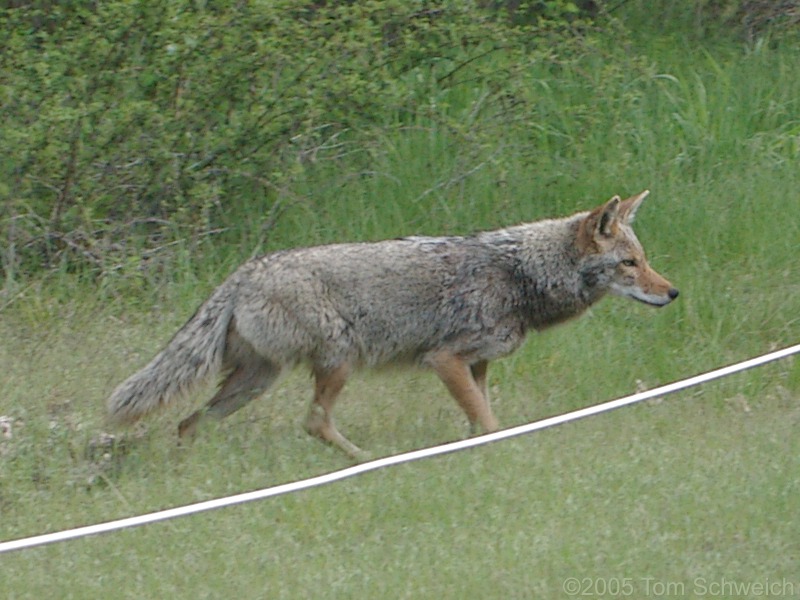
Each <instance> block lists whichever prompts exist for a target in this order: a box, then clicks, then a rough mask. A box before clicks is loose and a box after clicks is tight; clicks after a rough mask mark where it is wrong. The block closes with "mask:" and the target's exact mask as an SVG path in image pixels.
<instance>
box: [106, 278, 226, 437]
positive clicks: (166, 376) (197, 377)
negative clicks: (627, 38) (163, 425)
mask: <svg viewBox="0 0 800 600" xmlns="http://www.w3.org/2000/svg"><path fill="white" fill-rule="evenodd" d="M230 291H231V290H230V289H229V288H226V287H220V288H218V289H217V290H216V291H215V292H214V293H213V294H212V295H211V297H210V298H209V299H208V300H206V302H205V303H204V304H202V305H201V306H200V308H199V309H197V312H196V313H195V314H194V316H193V317H192V318H191V319H189V321H187V322H186V324H185V325H184V326H183V327H182V328H181V329H180V330H179V331H178V332H177V333H176V334H175V335H174V336H173V338H172V339H171V340H170V342H169V343H168V344H167V345H166V347H165V348H164V349H163V350H162V351H161V352H159V353H158V354H157V355H156V356H155V358H153V360H152V361H150V363H149V364H148V365H147V366H145V367H144V368H143V369H142V370H140V371H138V372H137V373H135V374H134V375H132V376H131V377H129V378H128V379H126V380H125V381H123V382H122V383H121V384H120V385H119V386H117V388H116V389H115V390H114V391H113V392H112V393H111V396H110V397H109V399H108V412H109V416H110V419H111V420H112V421H113V422H116V423H132V422H134V421H136V420H137V419H139V418H140V417H142V416H144V415H146V414H147V413H150V412H152V411H154V410H156V409H158V408H160V407H162V406H163V405H165V404H167V403H169V402H171V401H172V400H175V399H176V398H179V397H180V396H182V395H185V394H187V393H189V392H190V391H191V390H192V388H194V387H195V386H196V385H198V384H200V383H202V382H203V381H204V380H206V379H208V378H210V377H213V376H215V375H217V374H218V373H219V371H220V369H221V367H222V361H223V356H224V353H225V336H226V333H227V330H228V325H229V323H230V320H231V314H232V312H233V299H232V297H231V295H230Z"/></svg>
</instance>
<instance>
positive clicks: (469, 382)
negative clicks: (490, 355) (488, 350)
mask: <svg viewBox="0 0 800 600" xmlns="http://www.w3.org/2000/svg"><path fill="white" fill-rule="evenodd" d="M430 364H431V366H432V367H433V370H434V371H435V372H436V374H437V375H438V376H439V378H440V379H441V380H442V381H443V382H444V384H445V386H447V389H448V390H449V392H450V394H451V395H452V396H453V398H455V399H456V402H458V405H459V406H460V407H461V408H462V409H463V411H464V412H465V413H466V414H467V418H468V419H469V422H470V426H471V427H472V429H473V431H474V430H475V426H476V425H480V426H481V428H482V429H483V430H484V431H485V432H487V433H488V432H491V431H497V429H498V423H497V419H496V418H495V416H494V414H492V408H491V406H489V397H488V393H487V389H486V388H487V386H486V370H487V366H488V363H487V362H486V361H479V362H477V363H475V364H473V365H469V364H468V363H467V362H465V361H464V360H463V359H462V358H461V357H459V356H456V355H455V354H452V353H450V352H447V351H442V352H439V353H437V354H436V355H434V356H433V357H432V358H431V359H430Z"/></svg>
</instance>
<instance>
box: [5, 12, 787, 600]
mask: <svg viewBox="0 0 800 600" xmlns="http://www.w3.org/2000/svg"><path fill="white" fill-rule="evenodd" d="M798 23H800V5H799V4H798V2H796V1H791V0H782V1H780V2H767V1H766V0H761V1H759V0H747V1H744V0H691V1H689V0H687V1H677V0H655V1H649V2H648V1H645V0H618V1H616V2H611V1H609V2H600V1H584V2H569V1H566V0H554V1H548V2H529V3H525V2H516V1H505V2H492V1H488V0H483V1H475V2H460V3H454V2H444V1H441V2H439V1H437V2H421V1H420V2H417V1H407V0H404V1H400V0H385V1H380V2H378V1H375V2H372V1H370V2H339V3H334V2H316V3H311V2H309V3H299V2H289V1H281V0H275V1H271V2H252V3H244V2H236V3H234V2H212V1H206V2H204V1H198V0H196V1H193V2H169V3H148V2H123V1H118V0H109V1H108V2H103V3H98V2H92V1H77V2H67V1H57V0H56V1H53V0H51V1H28V2H25V1H21V0H16V1H11V2H5V3H3V4H2V8H0V24H2V31H3V32H4V33H5V34H6V35H5V38H4V39H3V40H2V41H0V106H1V107H2V115H3V117H2V120H0V148H2V151H0V273H1V274H2V277H3V283H2V288H0V339H2V342H0V373H2V377H0V540H10V539H14V538H18V537H23V536H27V535H34V534H37V533H42V532H47V531H55V530H60V529H64V528H70V527H74V526H78V525H83V524H88V523H95V522H99V521H103V520H109V519H114V518H119V517H123V516H129V515H133V514H139V513H143V512H149V511H153V510H157V509H160V508H166V507H170V506H175V505H179V504H185V503H190V502H195V501H199V500H204V499H208V498H213V497H218V496H222V495H227V494H231V493H236V492H239V491H244V490H250V489H256V488H261V487H266V486H270V485H273V484H277V483H281V482H285V481H291V480H295V479H300V478H303V477H307V476H310V475H314V474H318V473H322V472H326V471H330V470H334V469H337V468H341V467H344V466H346V465H348V464H349V463H348V461H347V459H346V458H345V457H343V456H341V455H340V453H338V452H337V451H335V450H333V449H331V448H328V447H325V446H323V445H322V444H319V443H318V442H316V441H314V440H312V439H310V438H308V437H307V436H306V435H305V434H304V433H303V432H302V428H301V427H300V426H299V422H300V421H301V420H302V417H303V415H304V412H305V404H306V403H307V402H308V400H309V395H310V386H309V384H308V381H307V376H306V375H305V374H303V373H297V374H294V375H293V376H291V377H289V378H288V379H287V381H286V382H285V383H284V384H283V385H282V386H280V388H278V389H277V390H276V391H275V392H274V393H273V394H271V395H270V396H269V397H267V398H265V399H264V400H262V401H261V402H259V403H254V405H253V406H252V407H248V408H247V409H246V410H243V411H242V412H241V413H240V414H237V415H235V416H234V417H231V418H230V419H229V420H227V421H225V422H224V423H222V424H220V425H219V426H216V427H209V428H207V432H204V435H203V436H201V438H200V439H198V441H197V443H195V444H194V445H192V446H191V447H190V448H177V447H176V446H175V440H174V427H175V424H176V423H177V421H178V420H179V418H180V416H181V415H185V414H186V413H188V412H189V411H190V407H189V406H187V405H183V406H176V407H174V408H172V409H170V410H168V411H166V412H165V413H164V414H163V415H161V416H159V417H157V418H155V419H152V420H150V421H148V422H147V423H146V424H145V425H144V426H143V427H142V428H139V429H136V430H134V431H132V432H115V434H116V435H117V437H116V438H114V439H115V440H116V443H112V442H110V441H109V440H111V438H110V437H108V436H106V435H105V434H104V432H105V429H104V422H103V418H104V400H105V397H106V396H107V394H108V393H109V391H110V390H111V389H112V388H113V386H114V385H115V384H116V383H118V382H119V381H120V380H122V379H123V378H124V377H126V376H127V375H129V374H130V373H131V372H133V371H134V370H136V369H137V368H139V367H140V366H141V365H142V364H143V363H144V362H146V361H147V360H149V358H150V357H151V356H152V355H153V354H154V353H155V352H156V351H157V350H158V349H159V348H160V347H161V345H162V344H163V343H164V342H165V341H166V340H167V339H169V337H170V336H171V335H172V333H173V332H174V331H175V329H177V327H179V326H180V324H181V323H182V322H183V321H185V319H186V318H187V317H188V316H189V315H190V314H191V313H192V311H193V310H194V308H195V307H196V306H197V305H198V304H199V303H200V302H201V301H202V300H203V299H204V298H205V297H206V296H207V294H208V293H209V292H210V290H211V289H213V288H214V287H215V286H216V285H217V284H218V283H219V282H220V281H221V280H222V279H223V277H224V276H225V275H226V274H227V273H229V272H230V271H231V270H232V269H234V268H235V267H236V265H237V264H239V263H240V262H241V261H243V260H245V259H246V258H248V257H249V256H252V255H254V254H258V253H262V252H268V251H272V250H276V249H280V248H285V247H291V246H301V245H310V244H318V243H326V242H334V241H345V240H372V239H381V238H386V237H392V236H401V235H409V234H444V233H455V234H457V233H467V232H470V231H474V230H477V229H488V228H493V227H499V226H504V225H508V224H512V223H516V222H519V221H523V220H535V219H538V218H542V217H546V216H555V215H562V214H567V213H569V212H572V211H575V210H581V209H585V208H589V207H592V206H594V205H596V204H599V203H600V202H602V201H603V200H605V199H607V198H608V197H610V196H611V195H613V194H616V193H619V194H622V195H626V194H627V195H630V194H633V193H636V192H638V191H641V190H642V189H645V188H648V189H650V190H652V194H651V197H650V198H649V199H648V200H647V203H646V204H645V206H644V207H643V209H642V211H641V212H640V215H639V218H638V220H637V231H638V232H639V236H640V238H641V239H642V241H643V242H644V245H645V247H646V248H647V249H648V251H649V254H650V260H651V262H652V263H653V265H654V266H655V267H656V268H657V269H658V270H659V271H661V272H662V273H664V274H665V275H666V276H668V277H669V278H670V280H672V281H673V282H674V283H675V284H676V285H677V286H678V287H679V288H680V289H681V292H682V294H681V297H680V299H679V300H678V301H677V302H676V303H675V304H673V305H672V306H670V307H669V308H666V309H664V310H663V311H658V312H654V311H652V310H651V309H649V308H647V307H641V306H638V305H633V304H630V303H625V302H623V301H619V300H609V301H607V302H603V303H602V304H600V305H599V306H598V307H597V308H596V309H594V310H592V312H591V313H590V314H589V315H587V316H586V317H585V318H583V319H582V320H580V321H577V322H575V323H571V324H569V325H566V326H564V327H562V328H558V329H555V330H553V331H550V332H547V333H546V334H544V335H541V336H540V335H536V336H532V338H531V339H530V340H529V342H528V344H527V345H526V346H525V347H524V348H523V349H522V350H521V351H520V352H518V353H517V354H515V355H514V356H512V357H509V358H508V359H505V360H503V361H499V362H498V364H497V365H495V367H494V369H493V371H492V373H491V377H492V380H491V384H492V392H493V395H494V405H495V410H496V413H497V415H498V417H499V418H500V420H501V422H502V423H503V424H504V425H507V426H511V425H515V424H519V423H522V422H527V421H530V420H535V419H538V418H542V417H545V416H549V415H552V414H556V413H561V412H566V411H568V410H571V409H574V408H578V407H581V406H585V405H588V404H593V403H596V402H600V401H603V400H606V399H609V398H612V397H615V396H620V395H624V394H627V393H630V392H631V391H633V390H634V389H638V388H643V387H644V388H649V387H653V386H655V385H658V384H660V383H665V382H667V381H671V380H675V379H678V378H681V377H683V376H688V375H693V374H695V373H697V372H699V371H701V370H705V369H710V368H713V367H716V366H718V365H721V364H724V363H727V362H732V361H734V360H739V359H743V358H746V357H749V356H751V355H755V354H759V353H762V352H766V351H769V350H771V349H774V348H777V347H780V346H785V345H789V344H793V343H797V342H798V337H800V336H798V334H799V333H800V319H798V315H799V314H800V266H798V261H797V251H798V245H800V197H798V191H797V190H798V189H800V169H798V160H799V159H800V75H798V74H799V73H800V38H799V37H798V28H797V25H798ZM799 395H800V363H798V362H797V361H796V360H794V361H792V360H788V361H784V362H781V363H780V364H775V365H772V366H769V367H766V368H763V369H759V370H757V371H753V372H750V373H747V374H744V375H739V376H736V377H732V378H729V379H726V380H723V381H720V382H718V383H714V384H709V385H706V386H703V387H702V388H698V389H696V390H692V391H689V392H686V393H684V394H680V395H676V396H673V397H670V398H669V399H664V400H663V401H655V402H651V403H648V404H646V405H642V406H637V407H633V408H629V409H626V410H624V411H618V412H615V413H612V414H609V415H604V416H601V417H596V418H593V419H590V420H587V421H584V422H579V423H575V424H572V425H567V426H564V427H560V428H557V429H554V430H552V431H546V432H543V433H541V434H538V435H536V436H529V437H526V438H524V439H517V440H514V441H511V442H507V443H503V444H497V445H495V446H493V447H489V448H484V449H480V450H474V451H471V452H467V453H462V454H458V455H452V456H448V457H443V458H440V459H437V460H432V461H428V462H423V463H416V464H414V465H410V466H408V467H401V468H395V469H392V470H391V471H386V472H382V473H376V474H372V475H368V476H365V477H361V478H358V479H354V480H349V481H347V482H343V483H341V484H337V485H335V486H329V487H326V488H322V489H319V490H315V491H312V492H306V493H302V494H297V495H294V496H290V497H283V498H277V499H274V500H270V501H266V502H261V503H257V504H253V505H248V506H244V507H238V508H236V509H230V510H224V511H220V512H215V513H209V514H204V515H198V516H195V517H190V518H186V519H181V520H177V521H172V522H168V523H162V524H157V525H152V526H148V527H145V528H141V529H137V530H132V531H125V532H121V533H116V534H110V535H105V536H101V537H97V538H90V539H85V540H79V541H73V542H66V543H62V544H58V545H54V546H51V547H44V548H38V549H32V550H28V551H24V552H18V553H14V554H5V555H3V556H2V557H0V589H2V590H3V595H4V596H5V597H9V598H42V597H80V598H95V597H104V596H106V595H107V594H108V593H109V592H113V593H115V594H116V595H118V596H121V597H137V598H140V597H168V596H169V597H192V598H194V597H218V596H221V595H223V594H224V595H226V596H230V597H242V598H260V597H269V598H273V597H274V598H284V597H285V598H292V597H297V596H306V597H308V596H311V597H376V596H384V597H415V598H421V597H434V596H435V597H446V598H450V597H453V598H463V597H466V596H470V597H487V598H490V597H512V598H513V597H520V598H523V597H524V598H528V597H537V598H562V597H570V596H590V597H619V596H620V595H622V594H624V593H625V592H633V593H632V594H631V593H628V594H627V595H633V596H634V597H649V596H658V595H672V596H682V597H708V596H709V595H716V596H725V597H754V596H759V595H764V593H763V588H762V593H759V591H758V590H759V588H757V587H755V586H758V585H762V586H764V585H766V586H773V587H772V588H770V592H771V593H772V595H779V594H778V593H777V592H776V590H780V593H781V594H783V595H784V596H792V595H796V596H800V578H798V577H797V570H796V563H797V557H798V555H800V542H798V540H800V521H799V520H798V515H800V458H798V457H800V443H799V442H798V437H797V435H796V431H797V427H798V424H800V408H798V396H799ZM199 396H203V397H205V394H200V395H199ZM200 402H201V398H200V397H198V399H197V403H198V404H199V403H200ZM337 417H338V421H339V424H340V427H341V428H342V430H343V431H344V432H345V433H346V434H347V435H348V436H349V437H350V438H351V439H352V440H353V441H354V442H355V443H357V444H358V445H360V446H362V447H365V448H368V449H370V450H371V451H372V453H373V455H375V456H381V455H386V454H391V453H395V452H400V451H404V450H408V449H412V448H417V447H421V446H426V445H431V444H436V443H440V442H443V441H447V440H451V439H457V438H460V437H462V436H464V435H465V434H466V426H465V424H464V423H463V418H462V416H461V415H460V414H459V411H458V409H457V408H456V407H455V405H454V403H453V402H452V401H450V400H449V399H448V398H447V395H446V393H445V391H444V390H443V388H441V386H440V385H439V384H438V383H436V382H435V380H434V378H433V377H432V376H431V375H429V374H427V373H416V372H411V373H408V372H403V373H395V372H389V373H383V374H379V375H373V374H363V375H361V376H359V377H357V378H356V379H355V380H354V381H353V382H352V384H349V385H348V387H347V388H346V390H345V394H344V397H343V399H342V402H341V404H340V406H337ZM571 578H572V579H571ZM575 581H577V582H578V587H576V588H570V587H569V586H571V585H574V582H575ZM776 584H777V585H780V586H781V587H780V588H775V587H774V586H775V585H776ZM726 585H728V586H729V587H724V586H726ZM714 586H717V587H714ZM730 586H739V587H730ZM787 586H788V587H787ZM717 592H720V593H717Z"/></svg>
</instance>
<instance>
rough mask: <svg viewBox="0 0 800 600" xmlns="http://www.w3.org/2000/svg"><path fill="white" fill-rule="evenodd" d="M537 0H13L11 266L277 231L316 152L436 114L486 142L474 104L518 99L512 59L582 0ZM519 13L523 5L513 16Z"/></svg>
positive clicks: (365, 145) (4, 236)
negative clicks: (240, 231) (493, 1)
mask: <svg viewBox="0 0 800 600" xmlns="http://www.w3.org/2000/svg"><path fill="white" fill-rule="evenodd" d="M545 5H546V6H543V7H541V8H540V10H538V11H535V12H534V13H531V12H530V11H529V7H528V6H527V5H524V6H508V7H506V8H508V10H507V11H506V10H504V11H499V10H495V9H487V8H484V7H482V6H481V5H480V4H479V3H473V2H464V3H451V2H444V1H441V2H422V1H415V2H408V1H405V0H387V1H383V2H346V3H339V2H332V3H326V2H320V3H315V4H307V5H303V4H298V3H297V2H294V1H292V0H275V1H271V2H257V3H242V2H211V1H194V2H169V3H148V2H124V1H122V0H114V1H109V2H102V3H97V2H90V1H78V2H41V3H28V4H21V3H20V5H19V6H16V7H11V8H7V9H6V10H5V11H4V12H2V13H0V26H2V29H3V31H4V32H7V40H6V42H5V51H4V52H3V53H2V55H0V61H1V62H0V69H1V70H2V73H4V75H3V79H2V97H1V99H0V102H2V110H3V114H4V119H3V123H2V125H0V127H2V129H0V131H2V139H3V150H4V152H3V156H2V158H0V182H2V183H0V197H2V199H3V201H2V206H1V207H0V219H2V220H1V221H0V244H2V246H1V247H2V261H1V264H2V269H3V272H4V275H5V278H6V281H7V282H9V281H12V280H14V279H16V278H19V277H20V276H25V275H27V274H30V273H32V272H35V271H37V270H39V269H41V268H49V267H52V266H54V265H62V266H65V267H68V268H72V267H74V266H81V265H83V266H84V267H85V266H86V265H89V266H90V267H91V270H92V271H94V272H97V271H99V272H107V271H110V270H115V269H118V268H120V267H121V266H122V265H124V264H125V262H126V260H130V259H131V257H136V256H145V257H147V256H152V255H153V253H157V251H158V250H159V249H163V248H165V247H168V245H170V244H173V243H175V242H176V241H181V240H183V241H188V243H189V244H190V246H192V247H193V248H196V247H197V245H198V244H199V243H200V241H202V240H203V239H206V238H207V237H208V236H210V235H214V234H218V233H220V232H224V231H230V230H233V229H237V228H243V227H244V228H247V227H252V228H254V229H256V230H261V231H262V232H263V231H265V230H268V229H269V228H270V227H271V226H272V225H273V224H274V222H275V220H276V219H277V217H278V215H279V214H280V211H281V210H282V206H283V205H282V202H285V201H288V200H290V199H293V198H294V199H295V200H296V195H293V193H292V191H291V186H292V183H293V182H296V181H298V180H299V179H302V177H303V176H304V173H305V172H306V171H307V170H308V169H309V168H313V167H314V165H318V164H320V163H323V162H331V161H333V162H335V161H341V160H342V159H343V157H345V156H347V157H348V160H350V161H352V162H354V163H355V164H356V165H357V164H358V161H359V160H361V161H362V162H363V161H367V160H368V159H369V152H370V148H371V146H372V145H373V142H374V140H375V139H378V138H379V137H380V135H381V131H385V130H386V129H387V128H394V129H398V128H403V127H409V126H414V125H416V124H418V123H419V120H420V119H427V120H429V122H430V121H435V122H438V123H440V124H443V125H444V126H445V127H449V128H453V129H458V130H460V133H461V134H464V135H467V134H469V136H470V139H471V140H472V141H473V142H474V143H479V142H478V141H476V140H479V139H480V138H482V137H483V138H486V136H487V135H489V134H488V132H487V131H486V130H482V128H481V127H482V126H481V125H479V124H478V120H477V119H476V118H473V119H472V120H470V121H467V122H465V121H464V120H463V115H464V114H465V113H466V114H472V115H473V117H475V116H476V115H477V114H479V113H480V115H481V116H483V115H489V116H490V117H491V116H494V117H496V118H502V119H504V120H506V121H507V120H509V119H513V118H515V116H516V117H519V116H520V115H522V114H523V108H522V106H521V99H522V97H523V95H524V94H523V92H522V91H521V80H520V78H519V74H520V73H521V72H522V71H523V70H524V69H525V68H526V66H527V65H529V64H530V63H531V62H535V61H537V60H543V59H546V58H548V57H550V56H551V55H552V54H553V51H552V50H551V47H552V45H553V43H554V41H555V40H557V39H563V38H569V37H571V35H566V36H565V35H564V34H565V32H570V31H574V30H575V28H577V27H580V26H581V22H580V20H579V19H577V18H576V17H578V16H579V10H578V8H577V7H576V5H575V4H573V3H572V2H566V1H556V2H547V3H545ZM522 10H526V11H529V12H526V13H525V14H524V15H523V16H524V18H508V16H509V14H512V16H513V15H514V14H517V13H518V12H519V11H522ZM497 55H502V61H500V63H499V64H500V65H501V67H500V68H497V65H498V62H497V61H496V60H495V58H496V57H497ZM465 89H469V90H479V92H480V93H478V94H474V95H473V96H469V97H466V96H464V94H463V90H465ZM459 101H460V102H461V103H462V104H461V105H460V106H456V105H454V103H458V102H459ZM490 120H491V119H490ZM311 210H315V207H313V206H312V207H311ZM253 215H258V217H257V218H256V220H257V221H258V222H253V218H252V216H253ZM181 243H183V242H181Z"/></svg>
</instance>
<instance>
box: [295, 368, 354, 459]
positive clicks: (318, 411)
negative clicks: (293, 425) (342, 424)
mask: <svg viewBox="0 0 800 600" xmlns="http://www.w3.org/2000/svg"><path fill="white" fill-rule="evenodd" d="M349 375H350V366H349V365H347V364H343V365H340V366H338V367H336V368H333V369H321V368H318V367H315V368H314V401H313V402H312V403H311V408H310V409H309V411H308V416H307V417H306V423H305V428H306V431H307V432H308V433H310V434H311V435H313V436H316V437H318V438H320V439H322V440H324V441H326V442H329V443H330V444H333V445H334V446H336V447H337V448H339V449H341V450H343V451H344V452H345V454H347V455H348V456H350V457H351V458H361V457H363V456H364V451H363V450H361V448H359V447H358V446H356V445H355V444H353V443H352V442H351V441H350V440H348V439H347V438H346V437H344V436H343V435H342V434H341V433H339V430H338V429H336V425H334V423H333V416H332V413H333V405H334V404H335V402H336V398H337V396H338V395H339V392H341V391H342V388H343V387H344V384H345V382H346V381H347V377H348V376H349Z"/></svg>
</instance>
